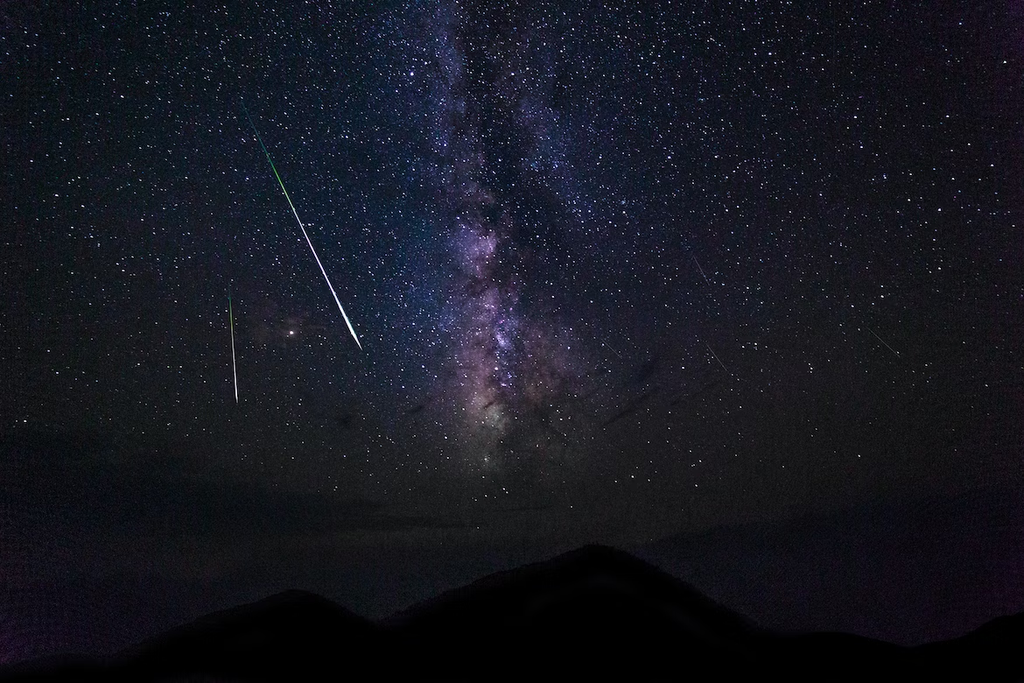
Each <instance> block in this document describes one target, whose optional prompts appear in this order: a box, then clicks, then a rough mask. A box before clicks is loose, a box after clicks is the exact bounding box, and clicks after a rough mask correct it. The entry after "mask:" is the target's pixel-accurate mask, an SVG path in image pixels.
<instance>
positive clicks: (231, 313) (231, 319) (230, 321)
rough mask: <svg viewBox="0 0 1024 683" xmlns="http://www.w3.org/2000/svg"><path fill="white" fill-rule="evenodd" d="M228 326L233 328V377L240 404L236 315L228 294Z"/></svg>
mask: <svg viewBox="0 0 1024 683" xmlns="http://www.w3.org/2000/svg"><path fill="white" fill-rule="evenodd" d="M228 324H229V325H230V327H231V375H232V376H233V377H234V380H235V403H238V366H237V365H236V363H235V314H234V311H232V310H231V295H230V294H228Z"/></svg>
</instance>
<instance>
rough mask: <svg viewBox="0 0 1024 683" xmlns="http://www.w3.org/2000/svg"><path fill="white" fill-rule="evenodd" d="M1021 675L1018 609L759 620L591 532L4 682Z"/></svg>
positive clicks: (11, 675) (270, 609) (280, 602)
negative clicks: (888, 630)
mask: <svg viewBox="0 0 1024 683" xmlns="http://www.w3.org/2000/svg"><path fill="white" fill-rule="evenodd" d="M769 678H776V679H779V680H786V681H865V680H870V681H889V680H894V681H897V680H898V681H916V680H921V681H924V680H927V681H940V680H941V681H1019V680H1024V615H1017V616H1011V617H1004V618H1001V619H996V620H994V621H992V622H990V623H989V624H986V625H985V626H983V627H981V628H980V629H978V630H977V631H974V632H973V633H970V634H968V635H966V636H964V637H962V638H958V639H955V640H951V641H945V642H940V643H931V644H928V645H923V646H919V647H913V648H906V647H901V646H897V645H892V644H889V643H884V642H880V641H876V640H871V639H867V638H861V637H858V636H853V635H848V634H842V633H814V634H781V633H773V632H770V631H767V630H764V629H761V628H759V627H758V626H756V625H755V624H753V623H751V622H750V621H749V620H747V619H745V618H744V617H742V616H740V615H738V614H736V613H734V612H732V611H730V610H728V609H726V608H724V607H722V606H720V605H718V604H716V603H715V602H713V601H711V600H710V599H708V598H707V597H705V596H704V595H702V594H700V593H699V592H698V591H696V590H695V589H694V588H692V587H691V586H689V585H687V584H686V583H683V582H682V581H679V580H678V579H676V578H674V577H672V576H670V575H668V574H666V573H664V572H662V571H660V570H658V569H656V568H655V567H653V566H651V565H649V564H647V563H645V562H643V561H641V560H638V559H637V558H635V557H633V556H631V555H629V554H626V553H624V552H621V551H618V550H614V549H611V548H607V547H603V546H588V547H585V548H582V549H579V550H576V551H573V552H570V553H567V554H565V555H562V556H560V557H557V558H555V559H552V560H549V561H547V562H543V563H539V564H533V565H528V566H525V567H521V568H519V569H515V570H511V571H507V572H501V573H498V574H493V575H491V576H488V577H486V578H483V579H481V580H479V581H476V582H474V583H472V584H470V585H468V586H465V587H463V588H460V589H457V590H454V591H451V592H449V593H446V594H444V595H441V596H439V597H437V598H434V599H433V600H429V601H427V602H424V603H421V604H419V605H416V606H414V607H412V608H410V609H408V610H406V611H404V612H401V613H399V614H397V615H395V616H393V617H391V618H389V619H386V620H384V621H382V622H380V623H374V622H371V621H369V620H366V619H363V618H361V617H359V616H357V615H354V614H352V613H351V612H349V611H347V610H345V609H344V608H342V607H339V606H338V605H335V604H334V603H332V602H330V601H329V600H326V599H324V598H322V597H319V596H317V595H313V594H311V593H306V592H302V591H289V592H285V593H281V594H279V595H275V596H273V597H270V598H267V599H265V600H262V601H260V602H257V603H254V604H251V605H245V606H242V607H238V608H234V609H230V610H226V611H223V612H217V613H214V614H211V615H209V616H207V617H204V618H202V619H199V620H198V621H195V622H193V623H191V624H187V625H185V626H181V627H179V628H176V629H173V630H171V631H168V632H166V633H164V634H162V635H159V636H156V637H155V638H152V639H150V640H147V641H145V642H144V643H142V644H140V645H137V646H134V647H132V648H129V649H127V650H125V651H122V652H121V653H119V654H117V655H116V656H114V657H112V658H110V659H109V660H105V661H100V660H90V659H87V658H64V659H48V660H42V661H36V662H27V663H22V664H19V665H16V666H13V667H8V668H7V669H6V670H0V679H2V680H5V681H29V680H38V681H42V680H47V681H80V680H103V681H117V680H120V681H168V682H170V681H197V682H198V681H225V682H227V681H233V682H234V681H293V680H303V681H309V680H314V681H315V680H331V681H343V680H348V681H351V680H436V681H442V680H443V681H493V680H595V679H596V680H623V681H626V680H629V681H637V680H658V681H704V680H707V681H729V680H755V679H756V680H763V679H769Z"/></svg>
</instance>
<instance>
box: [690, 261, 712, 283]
mask: <svg viewBox="0 0 1024 683" xmlns="http://www.w3.org/2000/svg"><path fill="white" fill-rule="evenodd" d="M690 258H692V259H693V263H694V265H695V266H697V270H699V271H700V274H701V277H703V278H704V282H705V283H706V284H707V285H708V287H710V286H711V280H709V279H708V276H707V275H705V274H704V269H703V268H701V267H700V261H698V260H697V257H696V256H694V255H693V254H690Z"/></svg>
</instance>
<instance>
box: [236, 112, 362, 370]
mask: <svg viewBox="0 0 1024 683" xmlns="http://www.w3.org/2000/svg"><path fill="white" fill-rule="evenodd" d="M242 111H244V112H245V118H246V119H248V120H249V125H250V126H252V132H253V133H256V139H257V140H258V141H259V143H260V147H262V148H263V153H264V154H266V155H267V161H269V162H270V170H272V171H273V172H274V177H275V178H277V184H278V185H280V186H281V191H282V192H284V198H285V199H287V200H288V206H289V207H291V210H292V215H294V216H295V220H296V221H297V222H298V224H299V229H300V230H302V236H303V237H305V238H306V244H308V245H309V250H310V251H312V252H313V258H314V259H316V264H317V265H318V266H320V272H321V273H323V275H324V280H326V281H327V286H328V287H330V289H331V294H333V295H334V302H335V303H336V304H338V310H339V311H341V317H343V318H344V319H345V324H346V325H348V331H349V332H351V333H352V338H353V339H355V340H356V346H358V347H359V350H360V351H362V349H363V345H362V344H360V343H359V337H357V336H356V331H355V330H354V329H353V328H352V323H351V321H349V319H348V315H346V314H345V309H344V308H343V307H342V305H341V299H339V298H338V293H337V292H335V291H334V285H332V284H331V279H330V278H329V277H327V271H326V270H325V269H324V264H323V263H321V261H320V257H319V256H318V255H317V253H316V249H314V248H313V241H312V240H310V239H309V233H307V232H306V226H305V225H303V224H302V219H300V218H299V212H298V211H296V210H295V205H294V204H292V198H291V197H289V196H288V190H286V189H285V188H284V181H283V180H281V174H279V173H278V172H277V167H276V166H274V160H273V159H271V158H270V152H269V151H267V146H266V145H264V144H263V138H262V137H260V132H259V131H258V130H256V124H255V123H253V122H252V117H251V116H249V110H248V109H246V108H245V105H244V104H243V105H242Z"/></svg>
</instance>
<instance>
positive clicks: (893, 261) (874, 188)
mask: <svg viewBox="0 0 1024 683" xmlns="http://www.w3.org/2000/svg"><path fill="white" fill-rule="evenodd" d="M0 85H2V87H0V98H2V100H0V150H2V153H3V164H2V166H0V216H2V224H0V225H2V227H0V244H2V251H0V277H2V284H3V297H2V300H0V331H2V343H0V373H2V374H0V378H2V382H0V389H2V391H0V420H2V423H0V444H2V447H0V661H5V660H7V661H11V660H17V659H20V658H22V657H27V656H30V655H35V654H38V653H43V652H48V651H51V650H55V649H62V648H71V649H75V648H78V649H88V648H97V649H103V648H110V647H113V646H114V645H117V646H121V645H124V644H127V643H128V642H130V641H132V640H134V639H135V638H136V637H137V636H139V635H148V632H147V631H146V629H147V628H149V629H156V628H158V627H159V628H163V627H164V626H166V625H173V623H176V620H177V621H181V620H184V619H186V618H191V617H193V616H197V615H198V614H200V613H202V612H204V611H208V610H209V609H211V608H212V607H215V606H217V607H219V606H226V605H230V604H235V603H237V602H240V601H244V600H250V599H256V598H258V597H262V596H263V595H265V594H267V593H268V592H270V591H272V590H278V589H283V588H290V587H297V588H307V589H311V590H316V591H318V592H321V593H322V594H325V595H327V596H328V597H331V598H332V599H337V600H339V601H340V602H343V603H345V604H347V605H349V606H351V607H352V608H353V609H355V610H357V611H359V612H361V613H363V614H366V615H368V616H383V615H384V614H387V613H388V612H389V611H391V610H394V609H398V608H400V607H404V606H405V605H406V604H408V603H409V602H411V601H413V600H414V599H420V598H424V597H429V596H430V595H432V594H434V593H435V592H436V591H438V590H440V589H441V588H445V587H450V585H453V584H457V583H460V582H462V581H463V580H468V579H470V578H474V577H475V576H476V575H477V574H479V573H481V572H482V571H484V569H487V568H491V567H497V566H499V565H508V564H515V563H518V562H521V561H525V560H527V559H538V558H543V557H546V556H548V555H550V553H551V552H554V551H556V550H563V549H568V548H571V547H574V546H577V545H579V544H582V543H585V542H591V541H599V542H604V543H610V544H616V545H619V546H622V547H626V546H629V547H633V546H636V545H637V544H643V543H649V542H652V541H657V540H658V539H663V538H665V537H668V536H671V535H674V534H687V533H691V534H692V533H698V532H703V531H707V530H709V529H714V528H717V527H722V526H723V525H736V524H743V523H756V524H774V523H779V524H781V523H784V522H785V521H786V520H790V519H794V518H797V517H799V516H801V515H808V514H832V513H839V512H841V511H843V510H850V509H859V508H863V506H865V505H873V504H882V503H884V504H889V503H903V502H907V501H915V500H925V499H928V500H932V499H936V498H943V497H946V498H949V497H955V496H958V495H963V494H965V493H968V492H971V491H975V490H983V489H984V490H988V488H990V487H993V486H1001V487H1004V488H1005V489H1006V490H1010V491H1018V490H1019V486H1020V485H1021V484H1022V483H1024V476H1022V475H1024V468H1022V466H1021V465H1022V460H1021V458H1022V456H1024V420H1022V418H1024V344H1022V331H1024V233H1022V227H1024V216H1022V212H1024V182H1022V177H1024V4H1022V3H1021V2H1020V0H992V1H985V2H966V1H965V2H954V1H952V0H940V1H939V2H925V1H924V0H920V1H913V2H879V1H869V2H840V1H839V0H833V1H831V2H814V1H810V0H796V1H783V0H767V1H764V2H753V1H740V0H731V1H730V0H704V1H695V2H669V1H668V0H663V1H661V2H645V3H642V7H641V3H629V2H603V3H570V2H563V3H523V4H522V5H520V4H518V3H507V2H493V3H489V2H456V1H453V0H437V1H424V2H416V1H413V0H406V1H404V2H400V1H388V2H372V3H371V2H348V3H346V2H277V3H237V4H235V3H198V4H192V3H183V2H145V3H141V2H129V1H127V0H122V1H109V2H81V3H66V2H30V1H28V0H6V1H5V2H3V3H0ZM246 110H248V112H249V115H250V116H251V120H252V124H254V125H255V126H256V128H257V129H258V131H259V134H260V136H261V137H262V139H263V142H264V143H265V144H266V147H267V151H268V152H269V155H270V157H271V158H272V159H273V164H274V165H275V166H276V168H277V171H278V172H279V173H280V177H281V180H282V182H283V184H284V187H285V188H286V190H287V193H288V195H289V196H290V198H291V201H292V202H293V203H294V206H295V211H296V212H297V214H298V217H299V218H300V219H301V221H302V224H303V225H304V227H305V229H306V231H307V232H308V234H309V238H310V241H311V242H312V244H313V246H314V247H315V249H316V254H317V255H318V256H319V258H320V260H321V261H322V263H323V268H324V271H325V272H326V275H327V277H328V278H329V280H330V283H331V285H332V286H333V288H334V290H335V291H336V293H337V297H338V301H339V302H340V304H341V305H342V306H343V307H344V310H345V313H346V314H347V315H348V317H349V319H350V320H351V322H352V326H353V328H354V331H355V334H356V335H357V336H358V339H359V343H360V344H361V345H362V349H360V348H359V347H358V346H357V344H356V342H355V340H354V339H353V336H352V335H351V334H350V332H349V330H348V328H347V326H346V323H345V320H344V318H343V316H342V314H341V312H340V311H339V307H338V305H337V304H336V303H335V300H334V297H333V296H332V293H331V289H330V288H329V287H328V283H327V281H325V278H324V275H323V274H322V273H321V271H320V268H319V267H318V265H317V262H316V260H315V259H314V255H313V252H312V251H311V250H310V246H309V244H307V242H306V239H305V238H304V237H303V233H302V231H301V229H300V226H299V223H298V222H297V221H296V217H295V216H294V215H293V214H292V210H291V209H290V207H289V204H288V200H287V199H286V197H285V193H284V192H282V189H281V186H280V185H279V184H278V181H277V179H276V178H275V175H274V171H273V170H272V168H271V165H270V163H268V159H267V156H266V155H264V152H263V150H262V149H261V147H260V143H259V142H258V140H257V137H256V135H255V134H254V131H253V128H252V127H251V126H250V122H249V120H247V118H246ZM229 297H230V300H231V311H232V313H233V326H234V344H235V368H236V372H237V397H238V398H237V402H236V399H235V383H234V380H233V367H232V336H231V327H230V323H231V321H230V320H229V311H228V300H229ZM982 501H983V502H982V504H981V509H984V508H985V507H986V506H993V507H994V506H999V505H1004V504H1006V503H1007V501H1006V500H1002V499H1001V500H994V499H991V500H990V499H984V498H983V499H982ZM1022 521H1024V518H1022ZM1010 533H1011V534H1016V535H1017V536H1020V535H1021V534H1024V527H1022V528H1017V529H1013V530H1010ZM933 540H934V539H933ZM424 558H427V559H424ZM416 563H420V564H416ZM346 572H347V573H346ZM474 572H476V573H474ZM339 577H347V578H344V579H343V578H339ZM682 578H684V579H685V578H687V577H685V576H683V577H682ZM183 595H187V596H190V597H188V598H181V597H180V596H183ZM83 596H85V597H83ZM1022 604H1024V603H1022ZM104 610H106V611H104ZM992 616H997V615H995V614H993V615H992ZM101 622H102V623H103V624H113V625H114V626H111V627H110V628H111V630H110V632H109V633H107V634H106V635H96V634H97V633H98V632H99V631H100V630H101V629H99V628H98V626H97V624H100V623H101ZM168 622H169V623H168ZM90 625H91V626H90ZM974 625H975V624H970V626H972V627H973V626H974ZM118 628H120V630H118ZM86 632H89V633H90V634H91V635H88V636H87V635H83V633H86Z"/></svg>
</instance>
